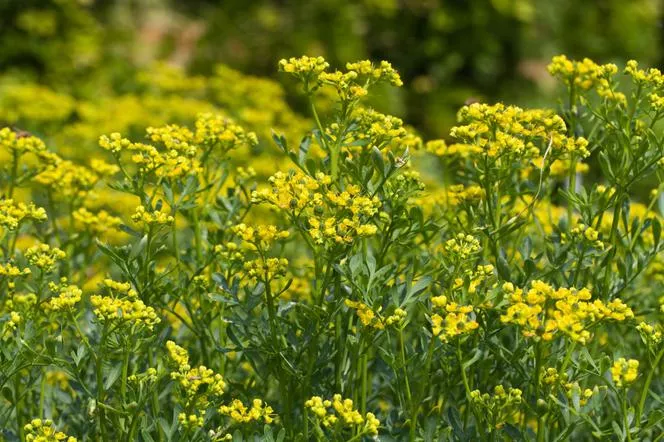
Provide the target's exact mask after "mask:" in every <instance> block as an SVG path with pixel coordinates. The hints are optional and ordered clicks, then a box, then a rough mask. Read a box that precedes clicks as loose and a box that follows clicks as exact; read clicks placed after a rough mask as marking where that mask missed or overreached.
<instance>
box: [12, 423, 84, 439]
mask: <svg viewBox="0 0 664 442" xmlns="http://www.w3.org/2000/svg"><path fill="white" fill-rule="evenodd" d="M23 429H24V430H25V431H26V435H25V440H26V441H28V442H63V441H64V442H76V441H77V439H76V438H75V437H73V436H67V435H66V434H65V433H63V432H61V431H57V430H56V429H55V426H54V425H53V421H51V420H49V419H46V420H42V419H33V420H32V421H30V423H29V424H26V425H25V427H23Z"/></svg>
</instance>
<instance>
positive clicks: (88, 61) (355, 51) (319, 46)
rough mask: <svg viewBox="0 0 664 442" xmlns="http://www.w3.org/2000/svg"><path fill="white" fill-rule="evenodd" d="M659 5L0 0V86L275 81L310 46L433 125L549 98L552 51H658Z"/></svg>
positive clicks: (504, 0) (603, 57) (392, 105)
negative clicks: (225, 70) (393, 83)
mask: <svg viewBox="0 0 664 442" xmlns="http://www.w3.org/2000/svg"><path fill="white" fill-rule="evenodd" d="M662 8H663V5H662V1H661V0H584V1H578V0H472V1H466V0H356V1H340V0H290V1H286V0H281V1H279V0H223V1H214V0H0V42H1V43H2V47H1V48H0V89H1V88H2V85H5V90H6V89H7V87H8V86H7V85H15V84H21V83H28V82H30V83H32V84H38V85H43V86H44V87H46V88H47V89H48V90H49V91H51V92H54V93H58V94H63V95H61V96H60V97H64V96H67V97H71V98H72V99H73V100H95V99H96V98H97V97H101V96H106V95H111V94H115V95H118V94H127V93H136V91H139V90H140V89H141V88H145V87H146V85H150V84H152V83H153V79H154V76H158V75H162V76H163V72H164V70H163V69H162V70H154V69H152V68H151V67H153V66H155V63H156V62H160V63H161V64H160V65H159V66H175V67H178V68H181V69H183V70H184V71H185V72H187V74H188V75H189V77H187V78H188V79H189V80H191V78H194V79H195V78H198V77H197V76H201V77H209V76H212V75H215V72H217V71H218V69H219V68H218V65H219V64H223V65H226V66H228V67H230V68H233V69H236V70H238V71H240V72H243V73H245V74H251V75H256V76H266V77H273V78H277V79H278V81H279V82H280V83H282V85H283V87H285V88H287V89H288V88H290V87H293V86H292V84H290V83H289V82H288V81H285V80H284V78H281V77H278V74H277V72H276V65H277V61H278V60H279V59H280V58H283V57H291V56H299V55H302V54H307V55H323V56H325V57H326V58H327V59H328V61H329V62H330V64H331V65H332V66H333V67H343V65H344V64H345V63H346V62H348V61H355V60H359V59H366V58H369V59H372V60H380V59H386V60H389V61H391V62H392V63H393V65H394V66H395V67H396V68H397V69H398V70H399V72H400V73H401V74H402V77H403V79H404V83H405V87H404V88H402V89H400V90H392V89H390V90H387V89H386V90H385V91H381V93H379V94H378V97H377V98H375V100H378V101H380V107H381V110H383V111H385V112H387V113H392V114H395V115H398V116H401V117H403V118H404V119H405V120H406V121H407V122H408V123H409V124H411V125H413V126H415V127H416V128H417V129H418V130H419V131H420V132H422V134H423V135H425V136H427V137H440V136H445V135H446V133H447V131H448V130H449V127H450V126H451V125H452V123H453V121H454V118H455V113H456V110H457V109H458V108H459V106H461V105H463V104H464V102H467V101H468V100H476V99H479V100H482V101H488V102H492V101H496V100H505V101H508V102H511V103H516V104H521V105H530V106H537V105H542V104H547V105H555V101H553V98H552V96H553V90H552V89H553V88H555V85H554V84H553V83H552V81H551V79H550V78H549V76H548V74H547V73H546V65H547V63H548V62H549V60H550V58H551V57H552V56H553V55H556V54H559V53H565V54H567V55H568V56H570V57H577V58H578V57H585V56H587V57H590V58H593V59H595V60H596V61H601V62H609V61H613V62H616V63H621V62H624V61H625V60H627V59H630V58H634V59H637V60H639V61H640V62H641V63H642V64H643V65H651V66H658V65H660V64H662V62H663V61H664V45H663V44H662V43H663V41H662V40H663V37H664V29H663V27H662ZM151 69H152V70H151ZM158 72H161V74H159V73H158ZM162 80H164V79H163V78H162ZM226 81H232V79H229V78H228V77H226ZM188 87H191V84H189V85H188ZM0 95H2V94H1V93H0ZM37 95H38V96H39V94H37ZM286 96H287V97H289V98H288V100H289V104H290V106H292V107H293V108H294V109H295V110H298V109H300V108H299V106H300V104H299V103H298V102H297V100H296V99H294V100H295V101H291V98H290V97H291V96H294V95H291V94H287V95H286ZM53 99H54V102H53V103H52V105H53V106H54V107H55V108H57V107H59V106H60V105H61V104H60V101H62V100H58V95H56V96H54V97H53ZM0 105H2V102H1V100H0ZM6 105H7V104H6V103H5V106H6ZM64 105H66V104H64ZM67 118H76V116H75V115H74V116H72V115H68V116H67ZM5 119H7V118H5Z"/></svg>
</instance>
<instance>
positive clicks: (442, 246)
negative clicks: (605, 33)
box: [0, 56, 664, 441]
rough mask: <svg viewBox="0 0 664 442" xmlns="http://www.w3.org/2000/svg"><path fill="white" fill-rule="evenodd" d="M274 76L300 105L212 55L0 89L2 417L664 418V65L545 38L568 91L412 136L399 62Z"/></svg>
mask: <svg viewBox="0 0 664 442" xmlns="http://www.w3.org/2000/svg"><path fill="white" fill-rule="evenodd" d="M279 70H280V71H282V72H283V73H284V74H285V75H287V76H288V77H290V78H289V79H290V80H292V81H293V82H295V83H297V84H298V86H299V87H300V89H301V95H302V97H301V98H302V99H303V100H304V101H306V103H307V104H308V107H309V109H310V118H309V119H306V118H303V117H301V116H299V115H297V114H296V113H294V112H292V111H291V110H290V109H289V107H288V106H287V105H286V104H285V102H284V93H283V91H282V90H281V88H280V87H279V86H278V85H277V84H275V83H273V82H271V81H268V80H262V79H259V78H254V77H245V76H243V75H241V74H239V73H237V72H235V71H232V70H230V69H228V68H226V67H223V66H220V67H219V68H218V69H217V73H216V75H215V76H213V77H188V76H186V75H184V74H182V73H181V72H179V71H177V70H173V69H171V68H168V67H166V66H163V67H161V68H160V69H157V70H155V71H154V72H152V73H151V74H148V73H144V74H142V75H141V76H140V77H139V81H142V82H143V84H144V89H142V90H140V91H137V92H136V93H132V94H126V95H123V96H116V97H109V98H107V99H105V100H104V101H103V102H93V101H86V100H84V99H76V98H74V97H70V96H68V95H64V94H57V93H55V92H53V91H51V90H49V89H46V88H42V87H39V86H35V85H22V86H20V87H19V86H16V87H12V88H8V89H7V90H6V91H5V92H4V93H3V94H2V97H3V98H2V100H3V103H4V104H3V107H2V109H0V112H1V113H2V118H3V119H6V120H8V121H9V122H11V123H13V124H14V126H12V127H5V128H3V129H0V155H2V159H3V168H2V172H1V174H0V186H1V189H2V190H1V192H2V200H1V201H0V252H1V260H0V339H1V343H2V345H1V346H0V391H1V392H2V398H1V399H0V428H2V429H3V432H2V433H0V437H4V438H5V439H6V440H8V441H14V440H20V441H50V440H71V441H73V440H102V441H106V440H122V441H133V440H145V441H176V440H180V441H207V440H212V441H221V440H237V441H239V440H288V441H290V440H296V441H297V440H301V441H309V440H317V441H324V440H325V441H327V440H333V441H361V440H371V439H376V440H384V441H388V440H412V441H415V440H425V441H433V440H478V439H479V440H512V439H523V440H538V441H541V440H568V439H575V440H576V439H592V438H596V439H608V438H613V439H617V440H654V439H656V438H657V437H659V435H660V434H662V432H663V431H664V422H662V419H663V418H664V414H662V411H661V407H660V398H659V396H660V394H661V392H662V390H663V389H664V384H663V383H662V381H661V376H660V375H661V370H660V365H661V359H662V355H664V342H662V320H663V319H664V317H663V315H664V313H662V312H663V311H664V299H662V298H660V290H661V288H662V281H664V278H663V275H664V270H663V269H664V261H663V260H662V258H661V254H660V250H661V247H662V245H661V216H660V214H659V213H660V210H659V200H660V195H661V192H662V190H664V189H663V187H662V184H661V183H662V178H664V175H663V171H662V166H664V159H663V158H664V139H663V138H662V136H661V133H660V132H661V131H660V129H659V123H660V121H661V120H662V119H663V118H664V75H663V74H662V73H661V72H659V71H658V70H656V69H650V70H642V69H641V68H639V67H638V65H637V63H636V62H629V63H627V66H626V67H625V68H624V70H622V71H620V70H619V69H618V67H616V66H615V65H612V64H606V65H598V64H596V63H594V62H592V61H590V60H588V59H586V60H583V61H572V60H568V59H567V58H566V57H564V56H559V57H555V58H554V59H553V61H552V63H551V64H550V65H549V72H550V73H551V74H552V75H553V77H555V78H556V79H557V80H558V81H559V83H560V90H561V97H562V98H561V100H560V102H559V106H558V109H556V110H552V109H524V108H519V107H516V106H510V105H507V104H502V103H496V104H485V103H474V104H469V105H467V106H464V107H463V108H462V109H460V110H459V113H458V123H457V125H456V126H455V127H454V128H453V129H452V130H451V132H450V137H449V139H448V140H447V141H445V140H442V139H441V140H431V141H426V142H425V141H422V140H421V139H420V138H419V137H418V136H417V134H416V133H414V132H413V131H412V130H411V129H410V128H408V127H407V126H405V125H404V123H403V121H402V120H400V119H399V118H396V117H394V116H390V115H386V114H383V113H380V112H379V111H377V110H375V109H372V108H370V107H368V106H366V105H365V104H364V103H365V100H366V97H367V96H370V95H371V94H372V91H375V90H376V89H375V87H376V86H377V85H381V87H386V86H390V87H399V86H401V85H402V80H401V78H400V76H399V74H398V73H397V72H396V71H395V69H393V67H392V66H391V65H390V64H389V63H388V62H385V61H383V62H380V63H371V62H369V61H360V62H356V63H349V64H347V65H346V66H345V69H343V70H340V71H337V70H333V69H331V68H330V67H329V65H328V63H327V62H326V61H325V60H324V59H323V58H321V57H311V58H310V57H301V58H292V59H287V60H282V61H281V62H280V63H279ZM191 96H194V97H196V98H191ZM194 115H196V116H195V117H194ZM174 123H177V124H174ZM25 127H29V128H31V130H35V131H39V132H40V133H43V134H45V135H46V137H45V139H46V141H47V143H45V142H44V141H42V139H40V138H39V137H37V136H35V135H33V134H32V133H31V132H28V131H25V130H23V129H22V128H25ZM271 130H274V131H273V133H272V134H271V135H270V131H271ZM119 131H121V132H119ZM270 138H272V139H270ZM91 140H95V144H96V146H94V147H91V146H90V143H91ZM50 143H53V144H54V145H57V146H58V148H57V149H54V148H52V147H50V146H49V145H48V144H50ZM591 168H593V169H595V170H596V171H597V173H596V174H597V175H599V176H601V177H602V179H601V181H600V182H592V181H589V182H584V180H583V179H582V178H583V176H584V173H586V172H587V171H588V170H589V169H591ZM648 186H649V187H651V188H652V191H651V192H645V193H647V195H648V198H647V200H646V201H643V202H641V201H639V200H638V195H642V194H644V192H643V191H642V189H643V188H644V187H648Z"/></svg>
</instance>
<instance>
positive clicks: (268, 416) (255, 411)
mask: <svg viewBox="0 0 664 442" xmlns="http://www.w3.org/2000/svg"><path fill="white" fill-rule="evenodd" d="M219 413H220V414H223V415H226V416H230V418H231V419H233V420H234V421H235V422H240V423H249V422H259V421H263V422H265V423H266V424H271V423H272V422H274V418H275V415H274V410H273V409H272V407H270V406H269V405H267V404H265V403H264V402H263V401H262V400H260V399H254V400H253V401H251V408H249V407H247V406H246V405H245V404H244V403H242V401H240V400H238V399H235V400H233V401H232V402H231V403H230V405H222V406H221V407H219Z"/></svg>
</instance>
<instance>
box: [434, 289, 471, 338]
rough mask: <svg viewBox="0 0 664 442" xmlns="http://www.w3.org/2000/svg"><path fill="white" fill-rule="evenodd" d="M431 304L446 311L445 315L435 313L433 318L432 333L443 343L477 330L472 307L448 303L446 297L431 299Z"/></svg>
mask: <svg viewBox="0 0 664 442" xmlns="http://www.w3.org/2000/svg"><path fill="white" fill-rule="evenodd" d="M431 303H432V304H433V305H434V306H435V307H438V308H440V309H443V310H444V313H443V315H439V314H438V313H435V314H433V315H432V316H431V324H432V332H433V335H434V336H438V338H439V339H440V340H441V341H443V342H449V341H450V340H451V339H453V338H456V337H457V336H461V335H467V334H469V333H472V332H473V331H474V330H477V328H478V327H479V324H478V323H477V321H475V315H474V313H473V306H472V305H458V304H457V303H456V302H448V301H447V297H445V296H435V297H433V298H431Z"/></svg>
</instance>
